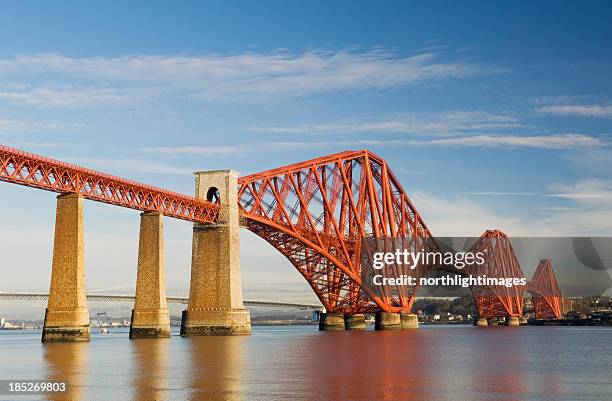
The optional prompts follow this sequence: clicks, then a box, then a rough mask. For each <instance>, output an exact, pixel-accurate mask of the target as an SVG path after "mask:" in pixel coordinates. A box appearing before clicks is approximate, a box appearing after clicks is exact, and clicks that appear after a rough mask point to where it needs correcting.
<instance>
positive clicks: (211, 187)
mask: <svg viewBox="0 0 612 401" xmlns="http://www.w3.org/2000/svg"><path fill="white" fill-rule="evenodd" d="M195 176H196V177H195V184H196V197H198V198H201V199H207V200H210V201H218V203H219V205H220V209H219V217H218V219H217V223H216V224H211V225H204V224H195V225H194V227H193V245H192V254H191V283H190V288H189V304H188V306H187V310H185V311H183V319H182V324H181V335H183V336H197V335H239V334H250V333H251V315H250V313H249V311H248V310H247V309H245V307H244V304H243V302H242V286H241V282H240V234H239V216H238V198H237V197H238V193H237V192H238V173H236V172H235V171H231V170H218V171H203V172H197V173H195Z"/></svg>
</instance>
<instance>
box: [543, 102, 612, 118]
mask: <svg viewBox="0 0 612 401" xmlns="http://www.w3.org/2000/svg"><path fill="white" fill-rule="evenodd" d="M535 110H536V112H538V113H541V114H554V115H575V116H585V117H612V105H600V104H589V105H567V104H565V105H563V104H558V105H551V106H543V107H538V108H536V109H535Z"/></svg>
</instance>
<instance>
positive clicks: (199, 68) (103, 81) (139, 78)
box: [0, 50, 497, 107]
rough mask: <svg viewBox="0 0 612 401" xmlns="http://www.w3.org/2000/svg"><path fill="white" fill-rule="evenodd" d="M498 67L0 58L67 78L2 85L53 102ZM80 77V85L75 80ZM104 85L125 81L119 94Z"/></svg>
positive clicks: (386, 79)
mask: <svg viewBox="0 0 612 401" xmlns="http://www.w3.org/2000/svg"><path fill="white" fill-rule="evenodd" d="M492 72H497V70H495V69H492V68H487V67H484V66H480V65H474V64H466V63H461V62H455V63H451V62H441V61H436V57H435V55H434V54H433V53H425V54H420V55H416V56H408V57H403V56H398V55H396V54H393V53H390V52H385V51H366V52H355V51H348V50H340V51H308V52H303V53H299V54H292V53H287V52H275V53H269V54H259V53H244V54H235V55H214V54H208V55H195V56H189V55H169V56H165V55H125V56H118V57H89V58H76V57H68V56H64V55H60V54H29V55H20V56H17V57H13V58H5V59H0V73H1V74H2V75H3V76H4V81H5V82H6V85H5V86H7V85H8V86H9V87H12V88H19V87H20V81H22V80H23V79H26V78H34V79H36V80H37V81H42V82H53V83H58V82H59V83H62V82H63V83H64V84H65V86H66V88H63V87H61V86H57V85H56V86H54V87H41V88H38V89H30V90H27V91H20V90H16V89H13V90H10V91H5V92H3V95H4V96H3V97H4V98H5V99H8V100H9V101H13V102H22V103H25V104H29V105H35V106H43V105H44V106H50V107H60V106H62V107H66V106H73V105H75V104H77V102H79V101H84V102H99V101H102V102H108V101H113V99H115V98H116V97H119V98H120V99H122V98H123V96H126V95H125V94H126V93H127V92H130V93H138V91H140V90H145V89H146V90H151V89H152V88H156V89H157V90H159V91H160V92H162V93H168V92H172V91H175V92H178V93H180V94H182V95H189V96H193V97H196V98H202V99H206V100H218V99H245V98H252V97H257V98H259V97H262V96H263V97H278V96H283V97H286V96H287V97H295V96H306V95H313V94H321V93H329V92H336V91H353V90H376V89H385V88H392V87H400V86H405V85H412V84H417V83H423V82H427V81H430V80H437V79H446V78H461V77H465V76H471V75H477V74H485V73H492ZM11 79H12V80H13V82H11ZM74 82H78V83H79V85H80V88H75V87H74V86H70V85H73V83H74ZM9 84H10V85H9ZM100 87H104V88H119V87H120V88H123V89H122V94H118V93H115V92H114V91H113V90H111V89H100ZM76 92H83V93H82V94H78V93H76ZM37 94H39V95H41V96H36V95H37ZM73 99H74V100H73Z"/></svg>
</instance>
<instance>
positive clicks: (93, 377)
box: [0, 326, 612, 401]
mask: <svg viewBox="0 0 612 401" xmlns="http://www.w3.org/2000/svg"><path fill="white" fill-rule="evenodd" d="M0 360H1V364H0V378H2V379H52V380H67V381H68V382H69V383H70V385H71V392H70V395H69V396H65V395H64V396H62V397H59V396H53V397H50V398H45V397H42V398H41V397H24V396H20V397H18V398H17V399H22V400H26V399H53V400H104V401H107V400H142V401H154V400H283V401H284V400H290V399H295V400H309V401H310V400H341V399H350V400H375V399H384V400H408V399H409V400H417V401H418V400H426V401H430V400H453V401H458V400H580V401H584V400H612V373H611V368H612V329H608V328H580V327H576V328H572V327H521V328H505V327H492V328H475V327H472V326H445V327H439V326H438V327H432V326H429V327H422V328H421V329H419V330H414V331H401V332H374V331H367V332H319V331H318V330H317V328H316V327H315V326H302V327H272V328H270V327H266V328H264V327H255V328H254V332H253V335H252V336H249V337H199V338H195V337H194V338H181V337H178V336H173V337H172V338H171V339H165V340H138V341H130V340H129V339H128V338H127V333H126V332H125V331H123V332H120V331H115V332H111V333H110V334H106V335H98V334H95V335H93V336H92V341H91V342H90V343H84V344H47V345H43V344H41V343H40V333H33V332H29V333H28V332H7V331H4V332H0ZM0 399H2V400H4V399H10V397H9V398H7V397H5V398H2V396H0ZM13 399H15V397H13Z"/></svg>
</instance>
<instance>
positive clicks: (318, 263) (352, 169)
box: [238, 150, 431, 313]
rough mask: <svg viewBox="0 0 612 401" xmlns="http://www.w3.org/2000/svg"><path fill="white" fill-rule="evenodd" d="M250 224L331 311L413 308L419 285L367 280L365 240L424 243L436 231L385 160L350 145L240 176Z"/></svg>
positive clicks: (417, 245) (240, 196)
mask: <svg viewBox="0 0 612 401" xmlns="http://www.w3.org/2000/svg"><path fill="white" fill-rule="evenodd" d="M239 185H240V190H239V193H238V202H239V204H240V207H241V209H242V212H243V216H244V217H245V218H246V223H247V227H248V229H249V230H251V231H253V232H254V233H255V234H257V235H259V236H261V237H262V238H264V239H265V240H266V241H268V242H269V243H270V244H272V246H274V247H275V248H276V249H278V250H279V251H280V252H281V253H282V254H283V255H285V257H287V258H288V259H289V261H291V263H292V264H293V265H294V266H295V267H296V268H297V270H298V271H299V272H300V273H301V274H302V275H303V276H304V278H305V279H306V280H307V281H308V283H309V284H310V286H311V287H312V289H313V290H314V292H315V293H316V294H317V296H318V297H319V299H320V300H321V302H322V303H323V305H324V306H325V308H326V309H327V310H328V311H333V312H351V313H354V312H364V311H374V310H381V309H382V310H384V311H394V312H398V311H409V310H410V308H411V307H412V303H413V302H414V294H415V291H416V288H409V289H406V288H405V286H401V287H404V288H402V289H399V288H398V291H397V292H396V293H394V294H392V295H391V294H383V295H382V296H378V295H376V294H372V293H367V292H366V290H365V289H363V288H362V286H361V270H360V268H361V255H360V251H361V242H362V239H363V238H368V237H374V238H383V237H400V236H402V237H409V238H411V241H412V242H411V245H410V246H411V247H412V249H414V250H418V249H421V248H422V246H423V244H424V241H425V239H426V238H430V237H431V233H430V231H429V229H428V228H427V226H426V225H425V222H424V221H423V220H422V219H421V217H420V216H419V214H418V212H417V211H416V209H415V207H414V205H413V204H412V202H411V201H410V199H408V196H407V195H406V193H405V192H404V189H403V188H402V186H401V184H400V183H399V181H398V180H397V178H395V176H394V175H393V173H392V172H391V170H390V169H389V168H388V166H387V163H386V162H385V160H383V159H382V158H381V157H379V156H377V155H375V154H374V153H372V152H370V151H367V150H362V151H348V152H342V153H337V154H334V155H330V156H325V157H320V158H318V159H313V160H308V161H305V162H302V163H297V164H293V165H290V166H286V167H281V168H277V169H274V170H269V171H265V172H262V173H258V174H253V175H249V176H245V177H242V178H240V179H239Z"/></svg>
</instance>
